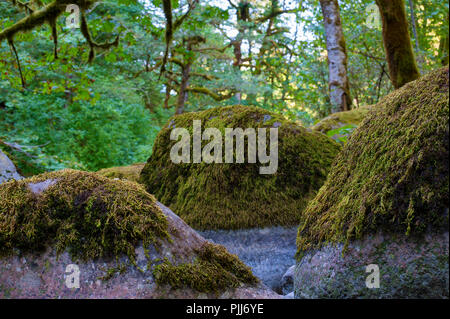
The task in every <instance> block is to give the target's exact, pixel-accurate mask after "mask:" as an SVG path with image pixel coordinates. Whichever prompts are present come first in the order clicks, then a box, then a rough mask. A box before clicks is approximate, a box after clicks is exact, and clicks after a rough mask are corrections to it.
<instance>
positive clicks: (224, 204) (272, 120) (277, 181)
mask: <svg viewBox="0 0 450 319" xmlns="http://www.w3.org/2000/svg"><path fill="white" fill-rule="evenodd" d="M193 120H201V121H202V123H201V124H202V129H205V128H209V127H213V128H218V129H219V130H220V131H221V132H222V137H223V139H224V136H225V134H224V130H225V128H233V129H235V128H242V129H244V130H245V129H246V128H268V129H269V128H278V147H279V151H278V159H279V163H278V170H277V172H276V173H275V174H272V175H261V174H260V172H259V168H260V167H261V166H266V164H260V163H259V161H257V163H255V164H249V163H245V164H236V163H233V164H225V163H223V164H216V163H212V164H206V163H200V164H193V163H190V164H187V163H182V164H175V163H173V162H172V161H171V158H170V151H171V148H172V146H173V145H174V144H175V143H176V142H177V141H171V140H170V134H171V131H172V129H174V128H187V129H188V130H189V131H191V132H192V126H193ZM267 131H269V130H267ZM267 134H269V133H268V132H267ZM208 142H209V141H203V143H204V144H203V145H205V144H207V143H208ZM223 144H224V142H223ZM245 144H246V145H245V149H247V141H246V142H245ZM339 150H340V146H339V145H338V144H337V143H335V142H334V141H333V140H331V139H329V138H327V137H326V136H324V135H323V134H320V133H315V132H309V131H307V130H306V129H305V128H303V127H301V126H299V125H296V124H295V123H292V122H288V121H286V120H285V119H284V118H283V117H281V116H279V115H276V114H274V113H271V112H268V111H266V110H263V109H260V108H256V107H249V106H232V107H223V108H214V109H210V110H206V111H202V112H198V113H186V114H182V115H178V116H175V117H173V118H172V119H170V120H169V122H168V123H167V125H166V126H165V127H164V128H163V129H162V130H161V132H160V133H159V135H158V137H157V139H156V141H155V145H154V148H153V153H152V156H151V157H150V158H149V160H148V163H147V165H146V166H145V167H144V169H143V170H142V173H141V179H140V181H141V183H143V184H144V185H145V186H146V188H147V190H148V191H149V192H150V193H152V194H155V196H156V197H157V198H158V199H159V200H160V201H161V202H162V203H164V204H165V205H167V206H169V207H170V208H171V209H172V210H173V211H174V212H176V214H178V215H179V216H180V217H181V218H183V219H184V220H185V221H186V222H187V223H188V224H189V225H190V226H192V227H194V228H195V229H201V230H206V229H245V228H253V227H266V226H276V225H283V226H287V225H297V224H298V221H299V216H300V213H301V212H302V210H303V209H304V208H305V206H306V204H307V202H308V201H309V200H310V199H311V198H312V197H313V196H314V195H315V194H316V192H317V190H318V189H319V188H320V186H321V185H322V184H323V182H324V180H325V178H326V175H327V174H328V170H329V167H330V166H331V163H332V161H333V159H334V157H335V156H336V154H337V153H338V151H339ZM191 153H192V152H191ZM223 154H225V152H223ZM246 161H247V159H246Z"/></svg>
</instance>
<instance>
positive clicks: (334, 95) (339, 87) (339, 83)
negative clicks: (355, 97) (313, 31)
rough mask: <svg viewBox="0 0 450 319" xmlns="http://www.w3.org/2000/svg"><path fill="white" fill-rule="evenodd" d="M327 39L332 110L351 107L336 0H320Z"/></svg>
mask: <svg viewBox="0 0 450 319" xmlns="http://www.w3.org/2000/svg"><path fill="white" fill-rule="evenodd" d="M320 6H321V8H322V14H323V20H324V26H325V36H326V40H327V52H328V69H329V79H328V83H329V90H330V103H331V105H332V110H331V111H332V112H333V113H335V112H339V111H347V110H350V109H351V104H352V99H351V96H350V85H349V81H348V75H347V49H346V47H345V38H344V32H343V31H342V24H341V15H340V11H339V4H338V2H337V0H320Z"/></svg>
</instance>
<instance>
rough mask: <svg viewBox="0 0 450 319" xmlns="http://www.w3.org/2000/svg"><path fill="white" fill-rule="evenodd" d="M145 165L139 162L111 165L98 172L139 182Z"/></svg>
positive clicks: (110, 176)
mask: <svg viewBox="0 0 450 319" xmlns="http://www.w3.org/2000/svg"><path fill="white" fill-rule="evenodd" d="M144 166H145V164H144V163H138V164H133V165H130V166H121V167H110V168H105V169H101V170H99V171H98V172H97V174H99V175H102V176H105V177H108V178H118V179H126V180H128V181H132V182H137V181H138V180H139V175H140V174H141V171H142V169H143V168H144Z"/></svg>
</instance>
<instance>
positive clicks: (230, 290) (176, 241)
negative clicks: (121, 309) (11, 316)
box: [0, 170, 277, 298]
mask: <svg viewBox="0 0 450 319" xmlns="http://www.w3.org/2000/svg"><path fill="white" fill-rule="evenodd" d="M74 273H75V274H76V273H78V274H80V276H81V280H80V281H79V286H78V287H77V282H76V279H75V277H71V275H73V274H74ZM75 276H76V275H75ZM68 278H69V279H68ZM223 294H225V295H226V296H231V297H240V296H241V297H242V296H247V297H260V298H264V297H277V295H276V294H273V293H271V292H270V291H269V290H268V289H267V288H266V287H265V286H263V285H262V284H260V283H259V280H258V279H257V278H256V277H254V276H253V274H252V272H251V270H250V269H249V268H248V267H247V266H246V265H245V264H243V263H242V262H241V261H240V260H239V259H238V258H237V257H236V256H235V255H232V254H230V253H229V252H228V251H227V250H226V249H225V248H223V247H222V246H219V245H214V244H211V243H209V242H207V241H206V240H205V239H203V238H202V237H201V236H200V235H198V234H197V233H196V232H195V231H193V230H192V229H191V228H190V227H189V226H187V225H186V224H185V223H184V222H183V221H182V220H181V219H180V218H179V217H177V216H176V215H175V214H174V213H172V212H171V211H170V210H169V209H168V208H167V207H165V206H163V205H162V204H160V203H158V202H157V201H156V200H155V198H154V197H153V196H152V195H150V194H148V193H147V192H146V191H145V190H144V188H143V187H142V186H140V185H139V184H137V183H134V182H129V181H121V180H112V179H108V178H106V177H103V176H100V175H98V174H95V173H87V172H80V171H74V170H64V171H59V172H52V173H46V174H43V175H37V176H35V177H33V178H29V179H24V180H20V181H10V182H7V183H4V184H2V185H0V298H5V297H11V298H23V297H26V298H30V297H31V298H67V297H69V298H161V297H167V298H171V297H189V298H196V297H199V296H203V297H218V296H222V295H223Z"/></svg>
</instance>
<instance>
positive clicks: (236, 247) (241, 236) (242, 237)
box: [199, 227, 297, 294]
mask: <svg viewBox="0 0 450 319" xmlns="http://www.w3.org/2000/svg"><path fill="white" fill-rule="evenodd" d="M199 233H200V234H201V235H202V236H203V237H205V238H207V239H208V240H210V241H212V242H214V243H216V244H220V245H223V246H225V247H226V248H227V249H228V251H230V252H231V253H233V254H236V255H237V256H238V257H239V258H240V259H241V260H242V261H243V262H244V263H245V264H247V265H248V266H250V267H251V268H252V270H253V274H254V275H255V276H257V277H258V278H259V279H261V281H262V282H263V283H264V284H266V285H267V286H269V287H270V288H272V289H273V290H274V291H276V292H277V293H279V294H282V288H281V279H282V277H283V275H284V273H285V272H286V271H287V270H288V268H289V267H291V266H292V265H294V264H295V257H294V256H295V252H296V250H297V248H296V245H295V240H296V236H297V227H292V228H284V227H270V228H263V229H245V230H219V231H212V230H210V231H202V232H199ZM291 291H293V289H291ZM291 291H288V292H291Z"/></svg>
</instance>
